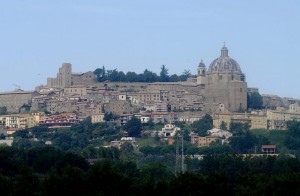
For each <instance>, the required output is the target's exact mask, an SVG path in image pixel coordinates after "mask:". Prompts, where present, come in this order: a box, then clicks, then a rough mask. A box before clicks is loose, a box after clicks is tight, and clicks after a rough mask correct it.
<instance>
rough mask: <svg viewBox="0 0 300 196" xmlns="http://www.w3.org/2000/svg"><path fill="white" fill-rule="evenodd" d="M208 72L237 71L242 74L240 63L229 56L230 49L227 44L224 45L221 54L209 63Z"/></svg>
mask: <svg viewBox="0 0 300 196" xmlns="http://www.w3.org/2000/svg"><path fill="white" fill-rule="evenodd" d="M208 72H213V73H216V72H218V73H219V72H227V73H228V72H231V73H232V72H235V73H240V74H242V70H241V68H240V66H239V64H238V63H237V62H236V61H235V60H234V59H232V58H230V57H229V56H228V49H227V47H226V46H223V47H222V49H221V56H220V57H219V58H216V59H215V60H213V62H212V63H211V64H210V65H209V68H208Z"/></svg>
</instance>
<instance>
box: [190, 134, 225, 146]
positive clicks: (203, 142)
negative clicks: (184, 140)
mask: <svg viewBox="0 0 300 196" xmlns="http://www.w3.org/2000/svg"><path fill="white" fill-rule="evenodd" d="M217 140H220V139H219V137H218V136H206V137H200V136H198V135H191V143H192V144H194V145H196V146H198V147H205V146H209V145H210V143H212V142H215V141H217Z"/></svg>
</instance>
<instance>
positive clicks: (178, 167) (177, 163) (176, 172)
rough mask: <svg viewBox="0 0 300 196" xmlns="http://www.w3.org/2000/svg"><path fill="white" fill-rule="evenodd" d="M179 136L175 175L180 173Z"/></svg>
mask: <svg viewBox="0 0 300 196" xmlns="http://www.w3.org/2000/svg"><path fill="white" fill-rule="evenodd" d="M178 137H179V134H178V135H177V136H176V155H175V174H178V173H179V172H180V166H179V161H180V157H179V141H178Z"/></svg>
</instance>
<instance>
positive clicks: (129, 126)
mask: <svg viewBox="0 0 300 196" xmlns="http://www.w3.org/2000/svg"><path fill="white" fill-rule="evenodd" d="M124 128H125V129H126V131H127V132H128V136H129V137H140V135H141V130H142V122H141V120H140V119H138V118H136V117H135V116H132V118H131V119H130V120H129V121H128V122H127V123H126V124H125V127H124Z"/></svg>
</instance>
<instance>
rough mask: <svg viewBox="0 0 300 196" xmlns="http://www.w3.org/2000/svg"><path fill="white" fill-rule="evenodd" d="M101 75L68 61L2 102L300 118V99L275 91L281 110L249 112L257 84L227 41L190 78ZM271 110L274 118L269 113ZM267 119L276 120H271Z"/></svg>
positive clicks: (180, 115) (186, 116)
mask: <svg viewBox="0 0 300 196" xmlns="http://www.w3.org/2000/svg"><path fill="white" fill-rule="evenodd" d="M96 78H97V77H96V75H95V74H94V73H93V72H92V71H89V72H86V73H73V72H72V65H71V64H69V63H64V64H62V66H61V68H59V71H58V73H57V76H56V77H55V78H48V80H47V85H45V86H38V87H36V89H35V90H33V91H23V90H21V89H18V90H16V91H13V92H5V93H0V107H4V106H5V107H6V108H7V111H8V112H10V113H20V112H22V111H23V110H28V109H30V112H38V111H47V112H50V113H52V114H54V113H62V112H72V113H76V114H77V115H78V116H79V118H81V119H84V118H86V117H88V116H91V117H92V119H98V120H101V119H103V114H104V113H105V112H112V113H114V114H116V115H118V116H119V117H120V118H119V120H120V123H121V124H124V123H126V121H127V120H128V118H130V116H131V115H133V114H134V115H136V116H138V117H139V118H140V119H141V120H142V122H147V121H148V120H149V119H153V120H154V122H169V123H172V122H176V121H183V122H186V123H191V122H193V121H194V120H198V119H200V118H201V117H202V116H203V115H204V114H206V113H208V114H211V115H212V116H213V117H214V119H216V120H217V121H216V124H215V125H216V126H218V125H219V124H220V123H221V121H226V123H229V122H230V120H235V121H243V122H252V124H253V123H254V122H256V124H257V126H256V127H260V128H263V127H265V128H267V127H271V128H273V127H275V128H278V127H279V128H284V126H285V125H284V121H286V120H287V119H285V117H286V116H290V118H293V119H300V106H299V104H300V100H296V99H291V98H283V99H282V98H280V97H277V96H272V95H265V96H263V102H264V105H265V106H266V107H267V109H272V110H278V109H279V108H280V110H281V111H279V113H278V112H277V113H274V112H272V113H270V111H269V112H266V111H265V112H257V115H258V117H257V116H253V115H252V114H251V115H252V116H251V115H250V116H247V115H245V113H244V112H245V111H246V110H247V94H250V93H254V92H258V89H257V88H248V87H247V83H246V81H245V74H244V73H243V72H242V70H241V67H240V66H239V64H238V63H237V62H236V61H235V60H234V59H232V58H230V57H229V52H228V49H227V47H226V46H225V45H224V46H223V47H222V49H221V55H220V56H219V57H218V58H216V59H215V60H213V61H212V62H211V64H210V65H209V67H208V68H206V66H205V64H204V63H203V61H202V60H201V62H200V63H199V65H198V69H197V76H196V77H192V78H188V79H187V81H181V82H154V83H142V82H132V83H128V82H110V81H105V82H101V83H99V82H97V80H96ZM282 111H288V112H291V113H289V114H287V113H282ZM297 111H298V112H297ZM237 112H240V113H238V114H237ZM298 113H299V115H298ZM223 114H226V115H225V116H224V115H223ZM267 114H269V116H272V117H270V118H272V119H267V117H266V115H267ZM260 116H263V117H262V118H261V117H260ZM267 122H268V123H269V122H270V123H271V124H272V125H268V126H267ZM259 123H260V124H259ZM251 126H252V125H251ZM252 127H255V126H254V125H253V126H252Z"/></svg>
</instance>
